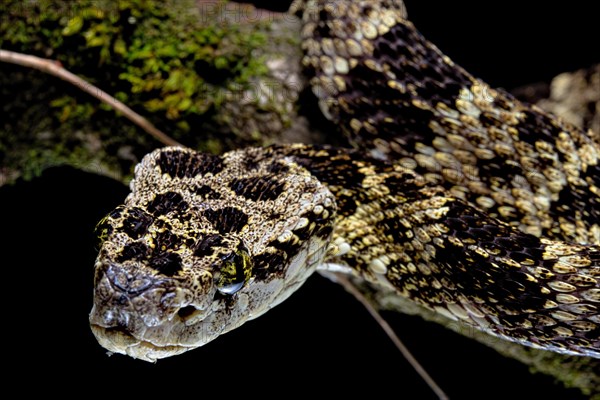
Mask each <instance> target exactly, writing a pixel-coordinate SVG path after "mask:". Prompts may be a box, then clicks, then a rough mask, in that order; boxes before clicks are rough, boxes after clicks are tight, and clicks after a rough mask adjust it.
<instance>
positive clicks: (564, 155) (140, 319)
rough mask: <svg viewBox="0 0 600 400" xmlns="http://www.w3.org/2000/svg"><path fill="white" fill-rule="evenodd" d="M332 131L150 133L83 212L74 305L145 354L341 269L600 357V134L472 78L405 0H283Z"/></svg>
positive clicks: (174, 349) (440, 307)
mask: <svg viewBox="0 0 600 400" xmlns="http://www.w3.org/2000/svg"><path fill="white" fill-rule="evenodd" d="M290 12H291V13H292V14H294V15H296V16H298V18H300V19H301V21H302V29H301V46H302V50H303V54H304V55H303V59H302V65H303V69H304V73H305V74H306V76H307V79H308V81H309V82H310V85H311V87H312V91H313V93H314V95H315V96H314V98H315V101H317V102H318V104H319V107H320V109H321V110H322V112H323V114H324V115H325V117H326V118H328V119H329V120H331V121H332V122H333V125H335V127H336V128H337V129H339V130H341V131H342V132H343V133H344V134H345V135H346V137H347V138H348V145H347V146H333V145H327V144H320V145H316V144H280V145H271V146H267V147H248V148H243V149H238V150H232V151H229V152H226V153H224V154H221V155H215V154H208V153H202V152H198V151H194V150H192V149H188V148H184V147H164V148H159V149H157V150H154V151H152V152H150V153H149V154H147V155H146V156H144V157H143V159H142V160H141V162H140V163H139V164H138V165H137V166H136V168H135V172H134V178H133V180H132V181H131V183H130V189H131V191H130V193H129V195H128V196H127V198H126V199H125V201H124V203H123V204H122V205H120V206H118V207H117V208H116V209H114V210H113V211H112V212H110V213H109V214H108V215H107V216H106V217H105V218H104V219H102V220H101V221H100V222H99V223H98V225H97V228H96V229H97V235H98V238H99V241H100V245H99V251H98V256H97V259H96V262H95V265H94V292H93V296H94V300H93V307H92V310H91V312H90V316H89V320H90V326H91V329H92V331H93V333H94V335H95V337H96V338H97V340H98V342H99V343H100V345H101V346H103V347H104V348H106V349H107V350H109V351H110V352H112V353H121V354H125V355H128V356H131V357H133V358H137V359H141V360H145V361H156V360H158V359H161V358H165V357H170V356H173V355H177V354H180V353H183V352H185V351H188V350H190V349H194V348H198V347H200V346H203V345H205V344H207V343H209V342H210V341H212V340H214V339H216V338H217V337H219V336H220V335H222V334H224V333H226V332H228V331H231V330H233V329H235V328H237V327H239V326H240V325H242V324H243V323H244V322H246V321H248V320H252V319H254V318H256V317H259V316H260V315H262V314H264V313H265V312H267V311H268V310H269V309H271V308H273V307H275V306H276V305H278V304H280V303H281V302H283V301H284V300H285V299H287V298H288V297H289V296H290V295H291V294H292V293H294V292H295V291H296V290H297V289H298V288H299V287H301V286H302V284H303V283H304V282H305V281H306V280H307V279H308V278H309V277H310V276H311V275H313V274H314V273H315V272H317V271H321V272H325V273H326V272H328V271H330V272H331V271H333V272H335V273H341V274H349V275H350V276H353V277H355V278H356V279H361V280H364V281H366V282H368V283H370V284H373V285H378V286H381V287H385V288H389V289H391V290H393V291H394V292H395V293H397V295H398V296H403V297H406V298H408V299H410V300H411V301H413V302H415V303H417V304H419V305H421V306H423V307H425V308H427V309H430V310H433V311H435V312H437V313H440V314H442V315H444V316H446V317H448V318H451V319H453V320H456V321H460V322H461V323H464V324H467V325H469V326H473V327H475V328H477V329H479V330H482V331H485V332H487V333H489V334H491V335H494V336H497V337H500V338H502V339H506V340H508V341H512V342H516V343H520V344H522V345H525V346H531V347H535V348H539V349H544V350H548V351H553V352H557V353H562V354H568V355H576V356H586V357H594V358H600V312H599V310H600V283H599V282H600V164H599V161H600V144H599V143H598V142H597V140H595V139H594V136H593V134H592V132H586V131H584V130H582V129H580V128H578V127H575V126H573V125H571V124H569V123H567V122H565V121H563V120H561V119H560V118H558V117H555V116H553V115H551V114H548V113H546V112H544V111H542V110H541V109H540V108H538V107H536V106H534V105H530V104H526V103H524V102H521V101H519V100H517V99H516V98H515V97H513V96H512V95H510V94H509V93H507V92H506V91H504V90H502V89H494V88H491V87H489V86H488V85H487V84H485V83H484V82H483V81H481V80H479V79H477V78H475V77H474V76H473V75H471V74H470V73H468V72H467V71H465V70H464V69H463V68H461V67H460V66H459V65H456V64H455V63H454V62H453V61H452V60H451V59H450V58H449V57H447V56H446V55H444V54H443V53H442V52H441V51H440V50H439V49H438V48H437V47H436V46H435V45H434V44H432V43H431V42H429V41H428V40H427V39H426V38H424V37H423V35H422V34H421V33H419V31H418V30H417V29H416V28H415V27H414V25H413V24H412V22H410V20H409V19H408V17H407V13H406V9H405V6H404V4H403V2H402V1H401V0H370V1H361V0H355V1H333V0H296V1H294V2H293V4H292V6H291V8H290Z"/></svg>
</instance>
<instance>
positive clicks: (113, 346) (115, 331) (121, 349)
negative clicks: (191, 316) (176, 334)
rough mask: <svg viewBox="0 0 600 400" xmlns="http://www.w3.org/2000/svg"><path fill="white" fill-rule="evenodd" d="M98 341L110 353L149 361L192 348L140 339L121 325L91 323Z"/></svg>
mask: <svg viewBox="0 0 600 400" xmlns="http://www.w3.org/2000/svg"><path fill="white" fill-rule="evenodd" d="M90 327H91V329H92V332H93V334H94V336H95V337H96V340H98V343H100V345H101V346H102V347H104V348H105V349H107V350H108V351H109V352H110V353H119V354H124V355H127V356H130V357H133V358H137V359H140V360H144V361H148V362H156V361H157V360H159V359H161V358H166V357H171V356H174V355H177V354H181V353H184V352H186V351H188V350H189V349H190V347H187V346H181V345H157V344H154V343H152V342H149V341H146V340H142V339H138V338H136V337H135V336H133V335H132V334H131V333H129V332H128V331H127V330H126V329H124V328H121V327H109V328H107V327H104V326H101V325H98V324H94V323H92V324H90Z"/></svg>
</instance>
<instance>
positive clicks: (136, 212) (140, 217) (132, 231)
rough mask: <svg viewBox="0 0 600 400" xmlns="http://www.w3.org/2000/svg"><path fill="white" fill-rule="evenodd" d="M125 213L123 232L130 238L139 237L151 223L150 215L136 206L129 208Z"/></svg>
mask: <svg viewBox="0 0 600 400" xmlns="http://www.w3.org/2000/svg"><path fill="white" fill-rule="evenodd" d="M127 214H128V215H127V217H125V219H124V220H123V228H122V229H123V232H125V233H126V234H127V235H128V236H129V237H130V238H132V239H139V238H140V237H142V235H144V234H145V233H146V232H147V230H148V227H149V226H150V224H152V216H150V215H149V214H148V213H146V212H145V211H144V210H142V209H141V208H138V207H132V208H130V209H129V210H128V213H127Z"/></svg>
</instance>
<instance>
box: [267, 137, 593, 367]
mask: <svg viewBox="0 0 600 400" xmlns="http://www.w3.org/2000/svg"><path fill="white" fill-rule="evenodd" d="M269 151H273V152H275V153H278V155H277V156H276V157H288V158H290V159H292V160H293V161H295V162H296V163H297V164H299V165H301V166H303V167H304V168H306V169H307V170H308V171H309V172H310V173H311V174H312V175H313V176H315V177H316V178H317V179H318V180H319V181H320V182H322V183H324V184H325V185H326V186H327V187H328V189H329V190H330V191H331V192H332V194H333V195H334V196H335V198H336V203H337V217H336V222H335V223H334V231H333V239H332V242H331V245H330V249H329V252H328V258H326V259H325V262H328V263H332V264H342V265H346V266H348V267H350V269H351V271H352V272H353V273H354V274H355V275H358V276H360V277H362V278H364V279H366V280H367V281H369V282H372V283H374V284H377V285H383V286H386V287H388V288H392V289H394V290H395V291H396V292H398V293H399V294H401V295H402V296H404V297H407V298H409V299H411V300H413V301H415V302H417V303H418V304H421V305H422V306H425V307H427V308H429V309H432V310H434V311H436V312H438V313H441V314H443V315H446V316H448V317H450V318H453V319H456V320H461V321H463V322H466V323H468V324H470V325H473V326H475V327H477V328H478V329H482V330H485V331H487V332H489V333H492V334H495V335H497V336H501V337H503V338H506V339H509V340H512V341H516V342H519V343H525V344H528V345H532V346H536V347H543V348H546V349H553V350H555V351H558V352H563V353H568V354H585V355H592V356H595V357H598V356H600V352H597V351H596V350H594V349H597V348H598V347H599V346H600V343H599V342H598V340H597V333H595V332H597V331H598V329H599V328H598V326H599V324H600V319H598V315H597V309H596V306H594V304H595V302H597V301H599V300H600V297H599V296H600V291H599V290H598V288H597V286H596V279H595V278H594V277H595V276H597V274H598V265H599V264H600V246H577V245H566V244H564V243H563V242H557V241H553V240H549V239H540V238H538V237H536V236H534V235H531V234H528V233H525V232H522V231H520V230H519V229H517V228H516V227H513V226H511V225H509V224H506V223H504V222H502V221H500V220H498V219H496V218H494V217H492V216H490V215H489V214H488V213H486V212H483V211H482V210H480V209H479V208H478V207H476V206H473V205H471V204H469V203H468V202H467V201H465V200H463V199H460V198H456V197H453V196H452V194H451V192H450V191H449V190H447V189H446V188H444V187H443V186H441V185H435V184H432V183H431V182H429V181H428V180H427V179H425V178H424V177H422V176H420V175H418V174H416V173H415V172H414V171H413V170H411V169H408V168H405V167H403V166H402V165H400V164H394V163H390V162H388V161H385V160H380V159H377V158H374V157H371V156H369V155H365V154H363V153H361V152H359V151H357V150H350V149H335V148H330V147H322V146H305V145H297V146H285V147H278V148H271V149H270V150H269Z"/></svg>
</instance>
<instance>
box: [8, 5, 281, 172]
mask: <svg viewBox="0 0 600 400" xmlns="http://www.w3.org/2000/svg"><path fill="white" fill-rule="evenodd" d="M3 8H4V9H3V18H2V19H0V32H3V35H2V37H0V48H3V49H6V50H13V51H17V52H22V53H27V54H33V55H37V56H40V57H44V58H51V59H54V60H57V61H59V62H60V63H61V64H62V65H63V66H64V67H65V68H66V69H68V70H70V71H71V72H73V73H75V74H78V75H79V76H81V77H83V78H85V79H86V80H88V81H89V82H90V83H91V84H93V85H95V86H97V87H99V88H101V89H102V90H104V91H106V92H107V93H111V94H114V95H115V97H116V98H117V99H119V100H121V101H123V102H126V104H127V105H128V106H129V107H131V108H133V109H134V110H135V111H137V112H138V113H140V114H142V115H144V116H145V117H147V118H148V119H149V120H150V121H151V122H153V123H154V124H155V125H157V126H158V127H159V128H160V129H162V130H163V131H165V132H167V134H169V135H170V136H172V137H174V138H175V139H176V140H178V141H180V142H182V143H185V144H186V145H189V146H190V147H194V148H198V149H200V150H223V149H224V148H228V147H232V146H240V145H247V144H253V142H254V141H256V140H257V138H256V136H255V135H253V132H251V133H248V132H246V131H244V129H240V127H239V126H238V125H236V124H234V123H231V124H229V122H230V121H228V120H227V118H226V117H224V116H223V115H222V114H223V113H222V111H221V108H222V106H223V105H224V104H226V103H228V102H230V101H231V98H232V93H236V92H239V91H243V90H246V88H248V87H249V86H250V85H251V81H252V80H254V79H260V77H262V76H265V74H266V73H267V69H266V67H265V63H264V61H265V60H264V57H256V51H257V49H258V48H261V47H262V46H264V45H265V43H266V34H265V33H264V32H263V31H262V30H261V29H256V28H255V27H253V28H252V29H246V28H244V27H242V26H239V25H236V24H232V23H229V22H227V21H226V20H225V19H224V18H217V17H215V16H212V18H211V15H201V14H200V13H199V10H198V9H197V8H196V2H195V1H192V0H186V1H166V2H163V1H150V0H122V1H119V2H114V1H98V0H83V1H78V2H71V1H68V0H62V1H48V0H39V1H28V2H21V1H16V0H15V1H12V0H11V1H8V2H4V4H3ZM0 84H1V88H0V98H1V99H2V108H3V110H2V112H3V115H4V116H5V118H3V121H2V123H3V124H2V126H1V127H0V166H2V167H3V168H7V167H14V166H17V165H19V166H21V167H20V168H21V169H22V170H23V175H24V176H25V177H29V176H34V175H35V171H38V170H39V168H40V163H42V164H44V163H46V164H47V163H56V162H59V161H61V160H62V161H63V162H69V163H72V162H73V159H74V157H73V156H71V155H72V154H78V153H77V151H76V150H77V149H81V148H84V149H85V146H87V145H89V143H87V144H86V143H85V142H82V141H81V140H77V139H74V138H73V133H74V132H75V131H77V130H83V131H84V132H86V137H88V136H89V135H91V136H93V137H94V138H93V139H90V138H89V137H88V139H89V140H92V141H99V142H100V143H102V146H101V148H100V149H98V152H97V153H96V154H86V155H84V161H86V160H88V161H89V160H102V163H104V164H107V165H108V164H110V163H113V162H115V161H116V162H117V163H119V162H121V163H122V162H123V160H122V159H121V160H120V161H119V160H118V158H119V156H118V155H117V154H116V153H117V150H118V149H119V148H120V147H122V146H132V147H133V148H134V153H135V155H136V157H134V158H139V156H141V155H142V154H144V153H145V152H147V151H148V150H149V149H151V148H153V147H157V146H159V145H160V144H159V143H156V142H155V141H154V140H152V139H149V138H146V137H145V134H144V133H142V132H140V131H139V129H137V128H132V127H131V124H130V123H129V121H127V120H125V119H123V118H117V117H118V116H115V113H114V112H113V111H112V110H111V108H110V107H109V106H107V105H101V104H100V103H99V102H98V101H97V100H96V99H94V98H92V97H91V96H89V95H87V94H84V93H82V92H81V91H80V90H78V88H75V87H70V86H69V85H68V84H66V83H64V82H61V81H59V80H58V79H55V78H52V77H49V76H45V75H44V74H41V73H38V72H35V71H27V70H25V69H24V68H21V67H16V66H10V65H7V64H3V66H2V70H1V71H0ZM109 101H110V100H109ZM256 107H257V109H258V111H265V112H272V111H273V109H272V108H271V109H269V107H270V106H269V105H268V104H267V105H261V104H256ZM24 115H29V119H28V120H27V121H23V117H24ZM24 122H25V123H24ZM224 133H227V134H228V135H227V136H225V135H224ZM40 135H41V136H42V137H44V138H46V139H47V140H40ZM48 135H49V136H50V138H47V137H46V136H48ZM215 143H219V144H218V145H216V144H215ZM32 147H33V148H35V150H32V151H31V152H29V151H25V152H17V151H15V150H19V149H29V148H32ZM49 154H52V157H49ZM79 155H81V154H79ZM45 157H48V158H47V159H45ZM42 159H45V161H43V162H42V161H40V160H42ZM28 160H29V161H31V163H32V165H33V166H30V165H28V163H29V161H28ZM38 161H39V162H38ZM125 164H127V165H125V166H124V167H125V168H130V167H131V166H132V165H133V164H134V162H133V160H132V162H126V163H125ZM129 164H131V165H129Z"/></svg>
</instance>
